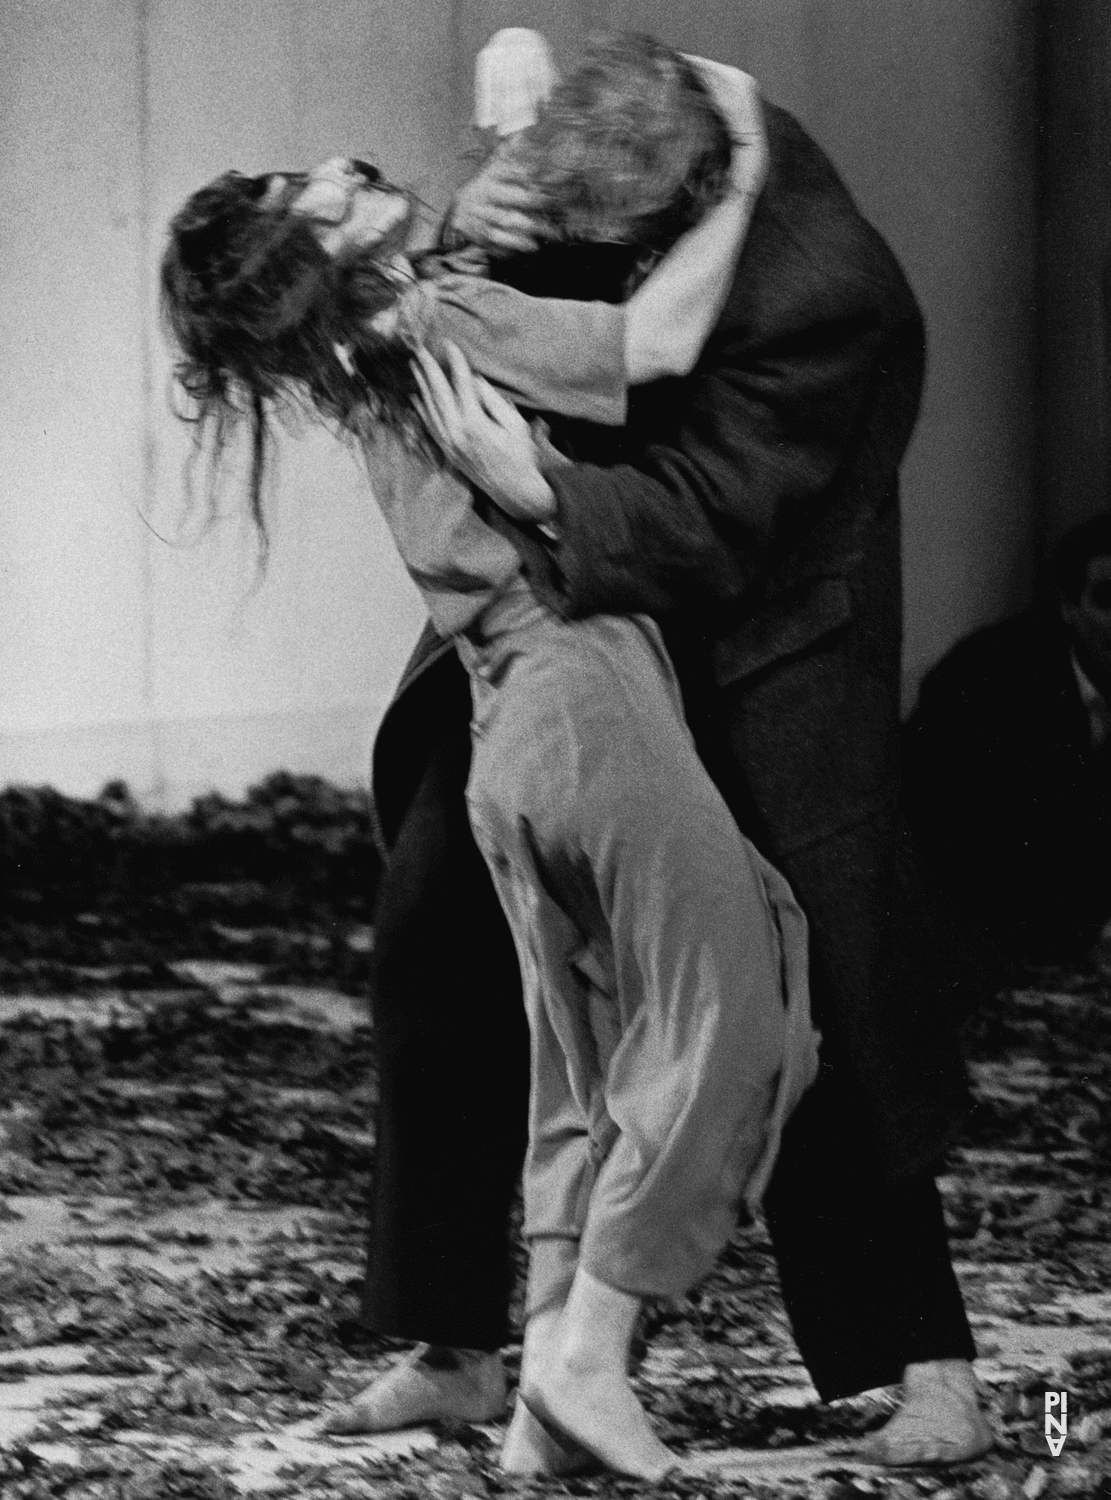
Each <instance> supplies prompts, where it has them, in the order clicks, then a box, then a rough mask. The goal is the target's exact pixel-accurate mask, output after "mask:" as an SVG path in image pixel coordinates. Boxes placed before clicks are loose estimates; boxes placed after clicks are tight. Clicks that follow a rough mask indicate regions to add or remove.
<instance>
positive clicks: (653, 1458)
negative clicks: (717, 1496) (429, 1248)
mask: <svg viewBox="0 0 1111 1500" xmlns="http://www.w3.org/2000/svg"><path fill="white" fill-rule="evenodd" d="M524 1399H525V1401H526V1403H527V1405H528V1407H529V1408H530V1409H531V1410H532V1412H533V1413H534V1414H535V1415H536V1416H537V1417H538V1418H540V1420H541V1421H542V1422H543V1423H545V1424H547V1425H548V1426H549V1427H551V1428H554V1429H555V1433H556V1435H557V1436H558V1437H559V1439H560V1440H561V1441H567V1440H569V1441H570V1443H571V1444H572V1445H574V1444H578V1446H579V1447H581V1448H585V1449H586V1451H587V1452H588V1453H592V1454H593V1455H594V1457H595V1458H597V1459H599V1460H600V1461H601V1462H602V1463H603V1464H605V1465H606V1467H607V1468H609V1469H614V1470H615V1471H616V1472H617V1473H618V1474H630V1475H632V1476H633V1477H634V1478H636V1479H646V1480H648V1481H650V1482H654V1481H656V1480H658V1479H662V1478H663V1476H664V1475H665V1474H666V1473H667V1472H668V1470H669V1469H673V1468H674V1467H675V1463H676V1459H675V1455H674V1454H673V1453H671V1452H670V1451H669V1450H668V1449H667V1448H665V1447H664V1445H663V1443H661V1442H660V1440H659V1438H658V1437H657V1436H656V1434H655V1433H654V1432H653V1431H652V1428H651V1426H650V1425H649V1422H648V1414H647V1413H646V1412H645V1410H644V1408H643V1406H641V1404H640V1402H639V1401H638V1400H637V1398H636V1396H635V1395H634V1394H633V1389H632V1386H631V1385H630V1384H629V1380H628V1377H627V1376H626V1375H625V1374H624V1372H623V1371H617V1370H614V1369H612V1368H611V1367H599V1366H597V1365H595V1364H593V1363H592V1362H590V1361H589V1360H586V1359H582V1358H577V1357H576V1356H575V1355H574V1354H571V1353H567V1352H561V1353H560V1354H559V1355H558V1356H557V1357H556V1358H555V1359H553V1360H551V1361H550V1362H549V1363H548V1364H547V1365H546V1366H545V1368H544V1369H543V1370H542V1371H539V1372H537V1375H536V1378H535V1380H534V1383H533V1384H532V1385H530V1387H529V1389H528V1390H527V1391H525V1392H524Z"/></svg>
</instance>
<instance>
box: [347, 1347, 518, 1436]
mask: <svg viewBox="0 0 1111 1500" xmlns="http://www.w3.org/2000/svg"><path fill="white" fill-rule="evenodd" d="M505 1394H506V1393H505V1367H504V1365H503V1364H502V1359H501V1355H500V1354H487V1353H485V1352H484V1351H483V1350H481V1349H446V1348H443V1347H441V1346H439V1345H436V1344H418V1346H417V1347H416V1348H415V1349H414V1350H413V1351H412V1353H411V1354H407V1355H406V1356H405V1358H404V1359H403V1360H401V1362H400V1363H399V1364H396V1365H394V1367H393V1369H392V1370H387V1372H386V1373H385V1375H382V1376H380V1377H379V1378H378V1379H377V1380H375V1381H373V1382H372V1383H371V1384H370V1385H368V1386H367V1388H366V1390H365V1391H360V1393H359V1394H358V1395H357V1396H356V1397H354V1399H353V1400H351V1401H348V1402H347V1404H346V1405H344V1406H341V1407H339V1408H338V1410H336V1411H334V1412H332V1413H331V1414H330V1415H329V1416H327V1417H325V1418H324V1421H323V1422H322V1424H321V1427H322V1429H323V1431H324V1432H334V1433H339V1434H347V1433H353V1432H393V1431H395V1430H396V1429H397V1428H399V1427H413V1426H415V1425H416V1424H417V1423H420V1422H435V1421H455V1422H494V1421H497V1420H498V1419H499V1418H500V1417H502V1416H504V1414H505Z"/></svg>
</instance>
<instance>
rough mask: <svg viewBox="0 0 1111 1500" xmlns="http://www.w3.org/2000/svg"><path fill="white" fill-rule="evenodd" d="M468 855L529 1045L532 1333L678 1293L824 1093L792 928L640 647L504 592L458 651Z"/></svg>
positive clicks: (662, 678)
mask: <svg viewBox="0 0 1111 1500" xmlns="http://www.w3.org/2000/svg"><path fill="white" fill-rule="evenodd" d="M458 645H459V650H460V655H461V657H462V659H463V661H464V663H465V665H466V666H467V668H468V670H469V672H470V674H471V683H472V691H473V697H474V720H473V735H474V755H473V760H472V767H471V777H470V782H469V784H468V788H467V799H468V804H469V808H470V816H471V822H472V825H473V828H474V832H475V837H476V839H477V841H478V844H479V847H480V849H481V850H482V852H483V854H484V856H485V858H486V861H487V863H488V865H489V867H490V871H491V874H492V875H493V879H494V883H495V886H496V887H497V890H498V894H499V897H500V899H501V902H502V905H503V907H504V909H505V914H506V917H507V918H508V921H509V925H510V927H511V929H512V932H513V937H514V941H515V943H516V947H517V952H518V956H519V959H520V964H521V974H522V980H523V988H524V997H525V1006H526V1009H527V1011H528V1020H529V1026H530V1030H531V1036H532V1094H531V1102H530V1118H529V1146H528V1153H527V1156H526V1160H525V1172H524V1200H525V1235H526V1237H527V1240H528V1243H529V1254H530V1263H529V1292H528V1312H529V1315H530V1316H531V1315H532V1314H533V1313H535V1312H537V1311H539V1310H541V1309H542V1308H545V1307H549V1306H552V1305H554V1304H556V1303H559V1302H562V1301H563V1300H564V1298H565V1297H566V1294H567V1291H568V1289H569V1287H570V1283H571V1279H572V1277H573V1275H574V1272H575V1268H576V1267H577V1266H578V1265H579V1264H581V1265H582V1266H584V1267H585V1269H586V1270H588V1271H589V1272H590V1273H591V1274H592V1275H594V1276H595V1277H597V1278H598V1279H599V1280H601V1281H603V1282H606V1283H607V1284H608V1285H610V1286H614V1287H618V1288H620V1289H621V1290H623V1291H626V1292H630V1293H634V1294H638V1295H660V1296H665V1295H675V1294H679V1293H682V1292H684V1291H686V1290H687V1289H688V1288H690V1287H691V1286H692V1285H693V1284H694V1283H695V1282H696V1281H697V1280H698V1279H699V1278H700V1277H701V1276H703V1275H704V1274H705V1273H706V1272H707V1271H708V1270H709V1269H710V1267H711V1266H712V1264H713V1262H714V1260H715V1258H716V1257H717V1255H718V1254H719V1253H720V1251H721V1250H722V1249H723V1248H724V1246H725V1244H726V1242H727V1241H728V1239H729V1236H730V1234H731V1233H732V1230H733V1227H734V1225H735V1222H736V1216H737V1211H738V1208H739V1206H740V1204H741V1202H742V1200H747V1201H748V1202H749V1203H750V1205H752V1206H755V1205H756V1203H757V1202H758V1200H759V1198H760V1196H761V1194H762V1192H763V1190H764V1188H765V1186H766V1185H767V1181H768V1178H769V1176H770V1174H771V1170H772V1167H773V1165H774V1161H775V1155H776V1151H777V1149H778V1145H779V1138H780V1134H781V1132H782V1129H783V1125H784V1123H785V1121H786V1119H787V1117H788V1115H789V1113H790V1111H791V1109H792V1108H793V1107H794V1105H795V1104H796V1103H797V1101H798V1099H799V1098H800V1096H801V1095H802V1093H803V1092H804V1091H805V1089H806V1088H807V1087H809V1085H810V1084H811V1083H812V1082H813V1079H814V1077H815V1075H816V1072H817V1040H818V1039H817V1035H816V1033H815V1032H814V1030H813V1027H812V1025H811V1021H810V1006H809V995H808V989H807V977H806V975H807V970H806V946H807V934H806V921H805V918H804V917H803V914H802V912H801V910H800V909H799V907H798V905H797V903H796V902H795V900H794V897H793V896H792V894H791V891H790V889H789V888H788V886H787V883H786V881H785V880H784V879H783V877H782V876H781V875H779V873H778V872H777V871H776V870H774V869H773V868H772V867H771V866H770V865H769V864H768V863H767V862H766V861H765V860H764V859H763V858H761V856H760V855H759V854H758V853H757V852H756V850H755V849H753V847H752V845H751V844H749V843H748V841H747V840H746V839H745V838H743V837H742V835H741V833H740V832H739V830H738V828H737V826H736V824H735V823H734V821H733V818H732V816H731V814H730V813H729V811H728V809H727V808H726V805H725V803H724V801H723V800H722V798H721V795H720V794H719V792H718V791H717V789H716V787H715V786H714V785H713V783H712V781H711V780H710V778H709V776H708V775H707V773H706V771H705V769H704V767H703V766H702V764H701V762H700V761H699V759H698V756H697V754H696V753H695V748H694V743H693V740H692V738H691V734H690V731H689V730H688V728H687V726H686V724H685V722H684V720H683V715H682V705H681V701H680V696H679V688H678V683H677V681H676V679H675V674H674V670H673V668H672V665H671V662H670V660H669V658H668V656H667V653H666V651H665V649H664V646H663V642H662V640H661V638H660V635H659V632H658V630H657V629H656V627H655V626H654V625H653V624H652V622H650V621H649V620H647V619H644V618H641V617H631V618H624V617H621V618H619V617H616V616H610V615H599V616H594V617H592V618H590V619H588V620H583V621H576V622H567V621H563V620H561V619H559V618H558V617H557V616H555V615H554V614H552V613H551V612H550V611H548V610H547V609H545V608H544V607H543V606H542V605H540V604H539V603H538V602H537V601H536V600H535V598H534V597H533V595H532V594H531V593H530V592H528V590H527V589H525V588H524V586H523V585H518V586H517V587H516V589H515V590H514V591H513V592H511V593H510V594H509V595H507V596H505V597H503V598H502V599H500V600H499V601H497V602H496V603H495V605H494V606H492V607H491V608H490V609H489V610H488V611H487V612H486V614H484V616H483V617H482V619H481V621H480V624H479V626H478V627H477V628H475V629H473V630H472V631H471V632H469V634H468V636H467V637H464V638H460V640H459V642H458Z"/></svg>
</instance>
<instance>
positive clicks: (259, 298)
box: [161, 172, 415, 542]
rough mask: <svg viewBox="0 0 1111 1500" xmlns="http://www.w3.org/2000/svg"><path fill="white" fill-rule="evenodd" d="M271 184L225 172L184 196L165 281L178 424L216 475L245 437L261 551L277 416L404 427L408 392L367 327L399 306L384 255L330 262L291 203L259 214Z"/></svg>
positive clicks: (375, 252)
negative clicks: (288, 410) (206, 448)
mask: <svg viewBox="0 0 1111 1500" xmlns="http://www.w3.org/2000/svg"><path fill="white" fill-rule="evenodd" d="M270 183H271V179H270V178H268V177H245V176H243V175H242V174H241V173H239V172H226V173H224V175H223V176H222V177H218V178H217V179H216V180H215V181H214V182H211V183H209V184H208V185H207V186H206V187H203V188H201V189H200V190H199V191H198V192H196V193H194V194H193V195H192V197H191V198H189V199H188V201H187V202H186V203H185V205H184V206H183V207H182V208H181V210H180V211H179V212H178V213H177V214H176V215H175V216H174V218H173V219H172V221H171V223H170V229H169V239H168V242H167V245H166V249H165V253H164V255H163V258H162V272H161V300H162V313H163V318H164V320H165V324H166V327H167V330H168V332H169V334H170V335H171V338H172V340H173V341H174V343H175V344H176V346H177V349H178V351H179V356H180V357H179V358H178V360H177V362H176V364H175V367H174V375H175V379H176V381H177V384H178V386H179V387H180V389H181V390H182V391H183V392H184V394H185V396H186V397H187V398H188V402H189V406H190V410H189V411H187V412H184V413H183V415H184V416H185V417H186V420H189V421H192V422H195V423H196V424H197V429H196V440H197V445H198V447H201V446H203V445H204V444H205V443H206V441H207V440H208V439H211V442H212V449H211V456H212V460H213V473H215V467H216V465H217V464H218V461H219V458H220V455H221V453H222V452H223V450H224V448H225V446H226V444H227V441H228V439H229V438H230V436H231V434H232V432H233V430H234V429H235V428H236V427H238V426H239V425H240V424H241V423H243V422H246V424H247V425H248V428H249V431H250V434H251V453H252V462H251V471H250V502H251V514H252V517H253V518H254V521H255V524H256V526H257V527H258V529H259V532H260V535H261V536H262V537H263V540H264V542H265V526H264V524H263V514H262V479H263V473H264V470H265V466H266V459H267V452H268V448H269V442H270V435H271V426H270V424H271V421H272V419H273V417H274V415H275V414H278V413H280V412H281V410H282V409H283V407H293V408H301V409H304V408H305V407H306V406H308V407H310V408H311V409H312V410H313V411H314V412H316V413H319V414H320V415H321V416H323V417H325V418H328V419H331V420H332V421H334V422H335V423H337V424H338V425H339V426H340V427H342V428H344V429H346V430H348V431H365V430H367V425H368V422H369V423H380V424H381V423H384V424H386V425H388V426H393V427H395V428H402V429H409V428H410V427H411V425H412V424H413V422H414V418H413V414H412V406H411V397H412V394H413V392H414V391H415V382H414V380H413V376H412V373H411V370H410V366H409V353H408V351H407V350H406V349H405V348H404V347H402V345H401V344H400V343H399V342H397V341H396V340H392V341H391V340H390V339H387V338H384V337H378V336H376V335H375V334H374V332H373V331H372V330H371V329H370V327H369V324H370V320H371V319H372V318H373V317H374V315H375V314H376V313H378V312H381V311H383V310H384V309H385V308H387V307H389V306H390V305H391V304H392V303H393V302H395V301H396V300H397V297H398V295H399V287H398V283H397V280H396V277H394V276H391V275H390V274H389V271H388V269H387V267H385V266H383V264H382V255H383V247H382V246H376V247H374V249H372V250H361V251H360V250H352V251H349V252H346V253H343V254H341V255H339V256H336V257H332V256H330V255H329V254H328V253H327V252H326V251H325V250H324V249H323V248H322V247H321V245H320V244H319V243H318V241H317V238H316V234H315V232H314V228H313V221H312V220H311V219H310V218H308V217H306V216H305V215H303V214H299V213H295V212H294V211H293V208H292V204H291V201H290V200H291V198H292V196H293V193H292V192H287V194H286V197H285V201H284V202H281V203H279V204H278V205H272V204H268V205H266V206H264V204H263V199H264V197H265V196H266V193H267V191H268V188H269V186H270ZM337 346H338V347H339V349H341V350H347V351H349V353H348V354H347V355H346V356H344V355H341V353H339V352H337Z"/></svg>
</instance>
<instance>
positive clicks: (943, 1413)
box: [860, 1359, 995, 1467]
mask: <svg viewBox="0 0 1111 1500" xmlns="http://www.w3.org/2000/svg"><path fill="white" fill-rule="evenodd" d="M994 1441H995V1438H994V1434H993V1433H992V1430H991V1426H990V1424H989V1422H988V1419H987V1417H986V1416H985V1414H984V1411H983V1408H982V1407H981V1405H980V1396H979V1392H978V1390H977V1388H976V1377H975V1375H974V1374H973V1372H972V1366H971V1365H970V1364H969V1363H968V1361H967V1360H963V1359H936V1360H930V1361H927V1362H926V1363H923V1364H915V1365H908V1366H907V1367H906V1370H905V1371H904V1372H903V1404H902V1406H901V1407H900V1408H899V1410H898V1411H897V1412H896V1413H895V1415H894V1416H893V1417H892V1418H891V1420H890V1422H888V1424H887V1426H886V1427H882V1428H881V1429H880V1431H879V1432H877V1433H874V1434H873V1435H872V1437H870V1438H869V1439H868V1441H867V1442H866V1443H864V1444H863V1445H862V1446H861V1450H860V1454H861V1457H862V1458H864V1459H866V1460H867V1461H868V1462H869V1463H874V1464H890V1465H893V1466H897V1465H902V1464H908V1465H909V1464H931V1465H935V1466H938V1467H940V1466H943V1465H946V1464H957V1463H967V1462H968V1461H969V1460H970V1459H973V1458H979V1457H980V1456H981V1455H982V1454H984V1453H986V1452H987V1451H988V1449H989V1448H990V1447H991V1446H992V1444H993V1442H994Z"/></svg>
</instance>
